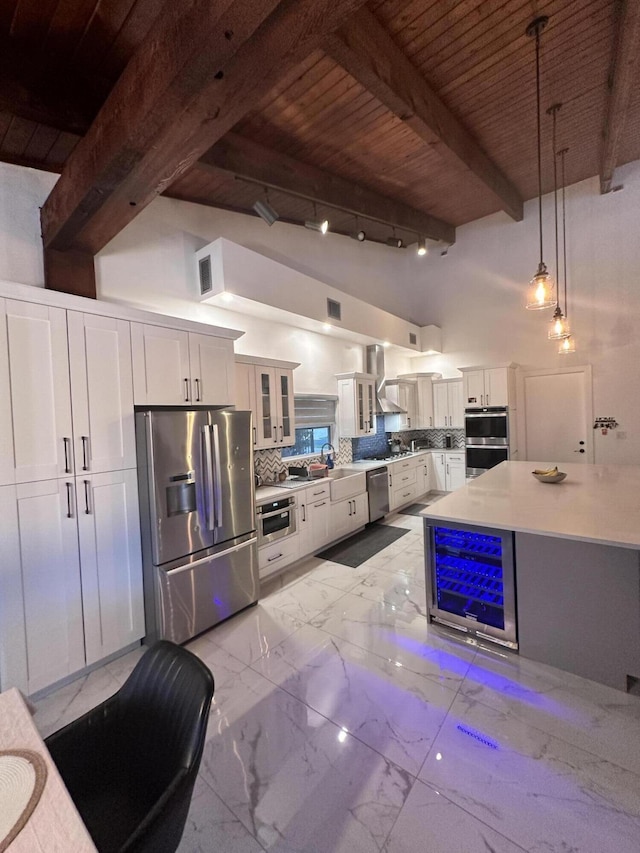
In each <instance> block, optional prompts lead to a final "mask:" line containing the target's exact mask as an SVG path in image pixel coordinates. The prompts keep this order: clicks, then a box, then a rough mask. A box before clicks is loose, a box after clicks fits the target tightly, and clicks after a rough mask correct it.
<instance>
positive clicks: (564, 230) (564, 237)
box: [560, 148, 569, 320]
mask: <svg viewBox="0 0 640 853" xmlns="http://www.w3.org/2000/svg"><path fill="white" fill-rule="evenodd" d="M568 150H569V149H568V148H563V149H562V151H561V152H560V158H561V159H560V164H561V180H562V256H563V263H562V267H563V279H564V316H565V317H566V318H567V320H568V319H569V305H568V303H567V219H566V211H565V195H564V188H565V177H564V155H565V154H566V153H567V151H568Z"/></svg>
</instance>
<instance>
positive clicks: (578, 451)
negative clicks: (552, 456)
mask: <svg viewBox="0 0 640 853" xmlns="http://www.w3.org/2000/svg"><path fill="white" fill-rule="evenodd" d="M573 452H574V453H584V447H581V448H580V450H574V451H573Z"/></svg>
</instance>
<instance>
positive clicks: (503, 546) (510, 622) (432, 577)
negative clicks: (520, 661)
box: [425, 523, 518, 649]
mask: <svg viewBox="0 0 640 853" xmlns="http://www.w3.org/2000/svg"><path fill="white" fill-rule="evenodd" d="M513 538H514V537H513V533H512V532H511V531H509V530H494V529H491V528H486V527H473V526H471V525H460V524H454V523H448V524H447V525H446V526H439V525H435V524H433V523H427V524H425V550H426V561H425V566H426V582H427V607H428V613H429V620H430V621H433V622H439V623H441V624H443V625H448V626H449V627H450V628H455V629H457V630H459V631H463V632H465V633H467V634H471V635H474V636H476V637H479V638H482V639H484V640H490V641H491V642H494V643H500V644H501V645H503V646H508V647H509V648H510V649H517V648H518V640H517V630H516V599H515V571H514V545H513Z"/></svg>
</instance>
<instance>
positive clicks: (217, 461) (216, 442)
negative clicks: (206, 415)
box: [211, 424, 222, 527]
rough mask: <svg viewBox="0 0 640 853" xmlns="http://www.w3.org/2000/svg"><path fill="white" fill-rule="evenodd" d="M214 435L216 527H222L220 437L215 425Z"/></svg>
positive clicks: (212, 428) (213, 428) (213, 427)
mask: <svg viewBox="0 0 640 853" xmlns="http://www.w3.org/2000/svg"><path fill="white" fill-rule="evenodd" d="M211 431H212V433H213V470H214V473H215V482H214V484H213V495H214V499H215V519H216V520H215V525H216V527H222V470H221V467H220V436H219V434H218V425H217V424H214V425H213V426H212V427H211Z"/></svg>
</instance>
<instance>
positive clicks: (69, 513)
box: [65, 483, 73, 518]
mask: <svg viewBox="0 0 640 853" xmlns="http://www.w3.org/2000/svg"><path fill="white" fill-rule="evenodd" d="M65 486H66V487H67V518H73V507H72V495H71V492H72V491H73V483H65Z"/></svg>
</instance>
